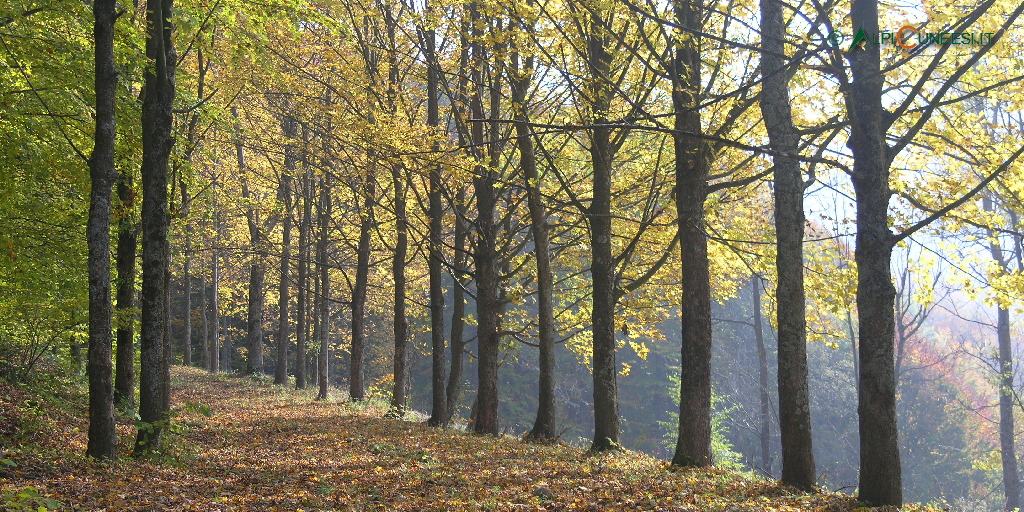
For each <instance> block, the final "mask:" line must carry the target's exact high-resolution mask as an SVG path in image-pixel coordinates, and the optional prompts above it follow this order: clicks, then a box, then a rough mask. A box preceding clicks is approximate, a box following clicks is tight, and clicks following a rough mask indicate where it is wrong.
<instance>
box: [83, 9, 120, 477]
mask: <svg viewBox="0 0 1024 512" xmlns="http://www.w3.org/2000/svg"><path fill="white" fill-rule="evenodd" d="M114 3H115V2H114V1H113V0H97V1H96V3H95V4H94V5H93V16H94V18H95V24H94V27H93V34H94V37H95V68H96V135H95V139H94V146H93V151H92V156H91V157H90V159H89V178H90V180H91V181H92V191H91V192H90V195H89V221H88V225H87V227H86V238H87V243H88V247H89V349H88V353H89V354H88V358H89V361H88V366H87V370H86V373H87V374H88V376H89V444H88V447H87V448H86V451H85V453H86V455H88V456H90V457H94V458H97V459H112V458H114V457H116V456H117V431H116V430H115V428H114V385H113V379H112V377H113V368H112V367H111V366H112V365H111V356H112V354H111V345H112V344H113V340H112V339H111V332H112V330H111V329H112V322H113V310H112V307H111V302H110V212H111V201H112V195H113V192H112V191H113V186H114V180H115V179H116V178H117V170H115V168H114V139H115V136H116V125H115V121H114V108H115V101H114V100H115V96H116V89H117V71H116V70H115V68H114V20H115V17H114Z"/></svg>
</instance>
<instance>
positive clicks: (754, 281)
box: [750, 274, 774, 477]
mask: <svg viewBox="0 0 1024 512" xmlns="http://www.w3.org/2000/svg"><path fill="white" fill-rule="evenodd" d="M750 298H751V309H753V310H754V341H755V343H756V344H757V370H758V373H757V377H758V382H757V383H758V388H759V389H758V396H759V398H760V401H761V423H760V427H759V432H758V434H759V436H758V437H759V440H760V442H761V469H763V470H764V472H765V474H766V475H768V476H769V477H771V476H772V475H773V474H774V471H773V470H772V445H771V439H772V431H771V397H770V396H769V395H768V350H767V349H766V347H765V344H764V327H763V326H762V325H761V324H762V320H761V276H759V275H757V274H754V275H753V276H751V279H750Z"/></svg>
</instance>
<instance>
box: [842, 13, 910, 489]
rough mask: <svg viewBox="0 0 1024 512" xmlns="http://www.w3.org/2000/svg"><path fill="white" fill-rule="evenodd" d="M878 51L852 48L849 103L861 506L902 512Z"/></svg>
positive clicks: (856, 22)
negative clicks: (896, 508)
mask: <svg viewBox="0 0 1024 512" xmlns="http://www.w3.org/2000/svg"><path fill="white" fill-rule="evenodd" d="M850 18H851V22H852V26H853V32H854V33H856V32H857V31H858V30H864V32H865V33H867V34H877V33H878V0H853V2H852V4H851V8H850ZM879 52H880V47H879V45H874V44H866V45H863V46H856V47H854V48H852V49H851V50H850V51H849V52H848V54H847V58H848V59H849V60H850V68H851V74H852V75H853V82H852V83H851V84H850V89H849V92H850V93H849V95H848V96H847V98H846V101H847V107H846V111H847V114H848V116H849V117H850V121H851V124H850V126H851V130H850V140H849V142H848V143H847V144H848V145H849V147H850V149H851V150H852V152H853V189H854V192H855V194H856V210H857V213H856V220H857V237H856V256H855V257H856V261H857V312H858V315H857V316H858V331H859V333H860V379H859V388H860V393H859V399H860V400H859V401H860V403H859V405H858V408H857V412H858V417H859V424H860V425H859V426H860V485H859V487H860V499H861V500H863V501H865V502H867V503H869V504H871V505H875V506H882V505H900V504H902V502H903V480H902V472H901V468H900V449H899V441H898V431H897V425H896V422H897V420H896V377H895V373H894V368H893V361H894V353H893V336H894V333H895V325H894V311H895V309H894V302H895V297H896V288H895V287H894V286H893V284H892V269H891V267H890V260H891V258H892V249H893V246H894V244H895V236H894V235H893V234H892V232H891V231H890V230H889V217H888V214H889V199H890V195H891V191H890V189H889V165H890V163H891V158H892V155H891V154H890V153H891V151H890V149H889V147H888V145H887V144H886V142H885V136H886V131H887V129H888V124H889V122H888V120H887V117H888V114H887V112H886V110H885V109H884V108H883V107H882V86H883V83H884V81H885V75H884V74H883V73H882V72H881V64H880V63H881V58H880V53H879Z"/></svg>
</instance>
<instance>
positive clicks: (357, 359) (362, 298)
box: [349, 156, 376, 401]
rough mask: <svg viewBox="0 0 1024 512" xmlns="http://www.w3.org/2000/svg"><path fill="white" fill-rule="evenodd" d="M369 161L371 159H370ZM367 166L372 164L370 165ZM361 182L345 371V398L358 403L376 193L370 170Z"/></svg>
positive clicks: (362, 390) (359, 398)
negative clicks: (348, 364)
mask: <svg viewBox="0 0 1024 512" xmlns="http://www.w3.org/2000/svg"><path fill="white" fill-rule="evenodd" d="M371 160H373V157H372V156H371ZM371 165H373V164H372V163H371ZM365 179H366V181H365V182H364V183H363V208H362V210H361V211H360V212H359V246H358V247H357V248H356V282H355V287H354V288H353V289H352V359H351V361H352V363H351V368H350V370H349V372H350V374H349V396H350V397H351V398H352V400H355V401H359V400H362V399H363V398H365V393H364V391H365V390H364V385H363V367H364V366H365V364H364V363H363V350H364V348H365V344H366V340H365V337H364V331H365V323H366V288H367V286H368V282H369V277H370V249H371V248H370V232H371V231H372V230H373V223H374V217H373V204H374V195H375V194H376V187H375V183H374V180H375V177H374V175H373V171H372V170H370V171H369V172H368V173H367V174H366V178H365Z"/></svg>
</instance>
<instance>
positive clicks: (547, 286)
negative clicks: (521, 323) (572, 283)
mask: <svg viewBox="0 0 1024 512" xmlns="http://www.w3.org/2000/svg"><path fill="white" fill-rule="evenodd" d="M526 29H527V30H528V31H531V32H532V31H533V25H532V21H531V22H528V25H527V27H526ZM516 53H518V52H516ZM518 63H519V55H514V56H513V58H512V65H513V70H512V71H513V75H514V76H518V77H522V78H517V79H514V80H512V107H513V108H514V109H515V120H516V126H515V127H516V143H517V145H518V147H519V165H520V167H522V170H523V181H524V182H525V185H526V200H527V205H528V207H529V210H530V232H531V234H532V235H533V255H534V258H535V259H536V261H537V344H538V345H539V351H540V355H539V366H540V378H539V382H538V388H539V392H538V400H537V418H536V420H535V421H534V423H533V430H531V431H530V437H532V438H534V439H554V438H555V437H556V436H557V435H558V434H557V432H556V422H555V314H554V302H553V290H554V281H553V279H552V275H551V253H550V248H549V246H550V242H549V239H548V219H547V209H546V207H545V205H544V197H543V196H542V195H541V192H540V174H539V173H538V172H537V155H536V153H535V151H534V146H533V134H532V133H531V130H530V126H529V122H530V119H529V107H528V106H527V104H526V95H527V91H528V89H529V87H530V82H531V80H532V75H533V57H532V56H527V57H525V58H524V59H523V68H522V70H520V69H518Z"/></svg>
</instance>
